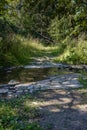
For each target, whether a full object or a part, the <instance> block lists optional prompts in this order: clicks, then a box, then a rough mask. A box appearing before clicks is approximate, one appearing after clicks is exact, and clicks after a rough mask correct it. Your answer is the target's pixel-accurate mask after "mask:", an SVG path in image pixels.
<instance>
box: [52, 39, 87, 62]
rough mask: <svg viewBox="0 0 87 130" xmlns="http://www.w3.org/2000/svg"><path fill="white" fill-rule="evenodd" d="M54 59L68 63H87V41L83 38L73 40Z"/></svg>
mask: <svg viewBox="0 0 87 130" xmlns="http://www.w3.org/2000/svg"><path fill="white" fill-rule="evenodd" d="M54 61H55V62H62V63H68V64H87V41H86V40H83V39H79V40H78V41H74V43H73V41H71V43H70V44H68V45H67V47H66V48H65V49H64V51H63V53H61V54H60V55H58V56H57V57H56V58H55V59H54Z"/></svg>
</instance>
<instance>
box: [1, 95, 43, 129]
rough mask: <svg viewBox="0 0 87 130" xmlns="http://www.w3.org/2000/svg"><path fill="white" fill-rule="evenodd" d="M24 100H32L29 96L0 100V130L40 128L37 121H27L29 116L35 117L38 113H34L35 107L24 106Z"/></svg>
mask: <svg viewBox="0 0 87 130" xmlns="http://www.w3.org/2000/svg"><path fill="white" fill-rule="evenodd" d="M26 100H27V101H28V102H29V103H30V102H32V99H31V97H30V96H24V97H23V96H22V97H21V98H19V99H12V100H3V101H0V130H42V128H41V127H40V126H39V125H38V124H37V123H35V122H32V123H30V122H29V120H30V119H31V118H33V117H34V118H37V116H39V115H36V113H37V111H36V108H34V107H31V106H30V107H29V106H28V107H26V105H25V104H24V103H25V102H26ZM33 100H34V99H33ZM31 111H32V114H33V117H32V115H31ZM20 115H21V116H20ZM26 115H27V118H26Z"/></svg>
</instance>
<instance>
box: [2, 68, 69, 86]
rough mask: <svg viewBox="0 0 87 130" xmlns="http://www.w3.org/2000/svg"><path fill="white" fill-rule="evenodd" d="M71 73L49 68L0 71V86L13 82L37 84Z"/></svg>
mask: <svg viewBox="0 0 87 130" xmlns="http://www.w3.org/2000/svg"><path fill="white" fill-rule="evenodd" d="M67 73H71V71H69V70H68V69H67V70H66V69H58V68H57V67H50V68H49V67H48V68H27V69H25V68H13V69H10V70H9V69H0V84H7V83H8V82H9V81H11V80H15V81H18V82H21V83H25V82H36V81H40V80H44V79H47V78H49V77H50V76H55V75H59V74H67Z"/></svg>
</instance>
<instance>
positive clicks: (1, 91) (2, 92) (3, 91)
mask: <svg viewBox="0 0 87 130" xmlns="http://www.w3.org/2000/svg"><path fill="white" fill-rule="evenodd" d="M6 93H8V89H0V94H6Z"/></svg>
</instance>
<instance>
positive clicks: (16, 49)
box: [0, 35, 87, 66]
mask: <svg viewBox="0 0 87 130" xmlns="http://www.w3.org/2000/svg"><path fill="white" fill-rule="evenodd" d="M2 42H3V41H2ZM5 42H6V41H5ZM6 44H8V43H6ZM1 45H3V43H1V44H0V50H1V51H0V66H13V65H26V64H29V63H30V62H31V61H32V60H33V59H34V58H38V57H45V56H46V57H54V60H53V61H54V62H62V63H68V64H87V41H86V40H84V39H81V38H80V39H78V40H75V39H74V40H70V41H67V42H64V43H57V44H55V43H54V44H53V45H49V46H46V44H45V45H44V44H43V43H41V41H40V40H38V39H33V38H28V37H23V36H21V35H14V36H13V39H12V41H10V42H9V44H8V48H9V49H7V50H6V49H5V52H4V51H2V50H4V49H2V46H1ZM9 45H10V47H9ZM6 46H7V45H6ZM4 47H5V45H4Z"/></svg>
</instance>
